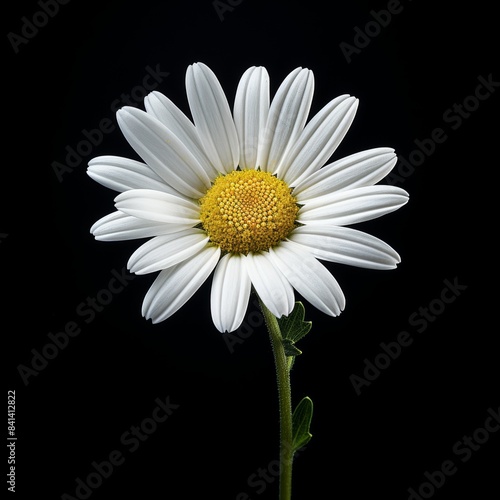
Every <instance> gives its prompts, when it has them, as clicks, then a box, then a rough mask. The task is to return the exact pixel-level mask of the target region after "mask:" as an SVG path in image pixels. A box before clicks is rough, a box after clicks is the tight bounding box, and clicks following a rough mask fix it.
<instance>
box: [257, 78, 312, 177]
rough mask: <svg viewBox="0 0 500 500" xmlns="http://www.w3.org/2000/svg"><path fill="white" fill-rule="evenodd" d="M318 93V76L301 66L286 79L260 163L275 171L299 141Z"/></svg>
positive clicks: (278, 94) (275, 103)
mask: <svg viewBox="0 0 500 500" xmlns="http://www.w3.org/2000/svg"><path fill="white" fill-rule="evenodd" d="M313 93H314V76H313V73H312V71H310V70H308V69H302V68H297V69H295V70H294V71H292V72H291V73H290V74H289V75H288V76H287V77H286V78H285V80H283V83H282V84H281V85H280V87H279V88H278V90H277V92H276V95H275V96H274V98H273V101H272V103H271V107H270V109H269V116H268V119H267V124H266V130H265V132H264V139H263V145H262V148H259V151H258V157H257V166H258V167H260V168H261V169H262V170H264V171H266V172H271V173H275V172H276V171H277V170H278V168H280V164H281V162H282V161H283V160H284V158H285V156H286V154H287V152H288V150H289V149H290V148H291V147H292V146H293V145H294V144H295V142H296V141H297V139H298V137H299V135H300V134H301V132H302V129H303V128H304V125H305V123H306V121H307V116H308V114H309V110H310V108H311V102H312V97H313Z"/></svg>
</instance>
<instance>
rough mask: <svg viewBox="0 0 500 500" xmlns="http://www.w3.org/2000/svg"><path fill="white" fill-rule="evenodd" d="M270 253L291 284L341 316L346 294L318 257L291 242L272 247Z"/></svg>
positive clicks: (319, 306)
mask: <svg viewBox="0 0 500 500" xmlns="http://www.w3.org/2000/svg"><path fill="white" fill-rule="evenodd" d="M269 253H270V256H271V259H272V261H273V262H274V264H275V265H276V267H277V268H278V269H279V270H280V271H281V272H282V273H283V274H284V275H285V277H286V278H287V279H288V281H289V282H290V283H291V285H292V286H293V287H294V288H295V290H297V292H299V293H300V294H301V295H302V296H303V297H304V299H306V300H307V301H308V302H310V303H311V304H312V305H313V306H314V307H316V308H317V309H319V310H320V311H322V312H324V313H325V314H329V315H330V316H338V315H339V314H340V313H341V312H342V311H343V309H344V307H345V297H344V294H343V293H342V290H341V289H340V286H339V284H338V283H337V281H336V280H335V278H334V277H333V276H332V275H331V274H330V272H329V271H328V269H327V268H326V267H325V266H323V264H321V263H320V262H319V261H318V260H316V258H315V257H313V256H312V255H311V254H310V253H308V252H306V251H305V250H304V249H303V248H302V247H301V246H300V245H297V244H296V243H293V242H292V241H284V242H282V243H281V244H280V245H279V246H277V247H275V248H271V250H270V251H269Z"/></svg>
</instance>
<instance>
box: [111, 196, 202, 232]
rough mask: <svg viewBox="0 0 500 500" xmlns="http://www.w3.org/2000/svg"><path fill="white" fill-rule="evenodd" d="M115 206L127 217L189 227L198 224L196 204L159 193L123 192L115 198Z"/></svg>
mask: <svg viewBox="0 0 500 500" xmlns="http://www.w3.org/2000/svg"><path fill="white" fill-rule="evenodd" d="M115 206H116V208H117V209H118V210H120V211H122V212H124V213H126V214H128V215H133V216H134V217H139V218H141V219H148V220H151V221H156V222H168V223H170V224H191V225H195V224H197V223H198V222H200V220H199V207H198V205H197V204H196V203H194V202H192V201H191V200H187V199H185V198H181V197H179V196H175V195H172V194H169V193H162V192H161V191H153V190H149V189H132V190H130V191H125V192H124V193H121V194H119V195H118V196H117V197H116V198H115Z"/></svg>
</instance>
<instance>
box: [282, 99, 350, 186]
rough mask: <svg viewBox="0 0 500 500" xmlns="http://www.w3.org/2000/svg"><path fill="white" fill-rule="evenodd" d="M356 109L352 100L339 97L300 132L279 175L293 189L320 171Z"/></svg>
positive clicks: (335, 147)
mask: <svg viewBox="0 0 500 500" xmlns="http://www.w3.org/2000/svg"><path fill="white" fill-rule="evenodd" d="M357 109H358V100H357V99H356V98H355V97H349V96H347V95H342V96H339V97H337V98H336V99H333V100H332V101H330V103H328V104H327V105H326V106H325V107H324V108H323V109H322V110H321V111H319V112H318V113H317V114H316V115H315V116H314V117H313V118H312V120H311V121H310V122H309V123H308V124H307V126H306V128H305V129H304V130H303V131H302V134H300V137H299V138H298V140H297V144H295V146H294V147H293V148H292V149H291V150H290V152H289V153H288V155H287V159H286V160H285V162H284V164H283V165H282V169H281V170H280V171H279V172H278V176H279V177H280V178H281V179H284V180H285V182H287V184H288V185H289V186H295V185H296V184H298V183H300V181H301V180H302V179H307V178H308V177H309V176H310V175H311V174H312V173H313V172H316V171H317V170H319V169H320V168H321V167H322V166H323V165H324V164H325V163H326V162H327V161H328V159H329V158H330V156H332V154H333V152H334V151H335V150H336V149H337V147H338V145H339V144H340V143H341V142H342V139H343V138H344V137H345V135H346V133H347V131H348V130H349V127H350V126H351V123H352V122H353V120H354V116H355V115H356V110H357Z"/></svg>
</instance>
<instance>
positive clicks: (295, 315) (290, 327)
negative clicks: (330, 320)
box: [278, 302, 312, 343]
mask: <svg viewBox="0 0 500 500" xmlns="http://www.w3.org/2000/svg"><path fill="white" fill-rule="evenodd" d="M305 312H306V311H305V309H304V305H303V304H302V302H296V303H295V307H294V308H293V311H292V312H291V313H290V315H289V316H282V317H281V318H279V319H278V324H279V326H280V329H281V335H282V337H283V338H284V339H289V340H290V341H291V342H292V343H295V342H297V341H298V340H300V339H301V338H302V337H304V335H306V334H307V333H309V331H310V330H311V327H312V322H311V321H304V316H305Z"/></svg>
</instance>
